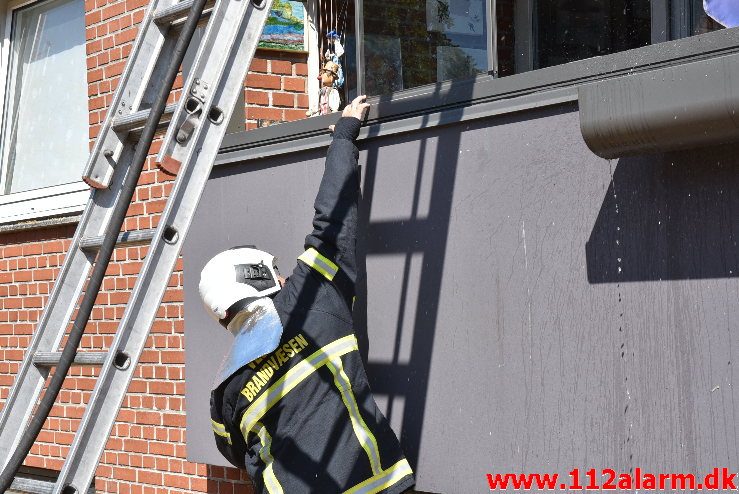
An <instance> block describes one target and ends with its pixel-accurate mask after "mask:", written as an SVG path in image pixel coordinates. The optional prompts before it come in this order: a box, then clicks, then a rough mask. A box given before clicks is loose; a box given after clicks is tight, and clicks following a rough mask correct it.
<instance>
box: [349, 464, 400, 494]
mask: <svg viewBox="0 0 739 494" xmlns="http://www.w3.org/2000/svg"><path fill="white" fill-rule="evenodd" d="M411 474H413V470H412V469H411V466H410V465H409V464H408V461H407V460H405V459H403V460H400V461H399V462H398V463H396V464H395V465H393V466H391V467H390V468H388V469H387V470H385V471H383V472H380V473H379V474H378V475H373V476H372V477H370V478H368V479H367V480H365V481H364V482H361V483H359V484H357V485H355V486H354V487H352V488H351V489H349V490H348V491H344V494H376V493H377V492H380V491H383V490H385V489H387V488H388V487H390V486H392V485H395V484H397V483H398V482H400V481H401V480H403V478H404V477H406V476H408V475H411Z"/></svg>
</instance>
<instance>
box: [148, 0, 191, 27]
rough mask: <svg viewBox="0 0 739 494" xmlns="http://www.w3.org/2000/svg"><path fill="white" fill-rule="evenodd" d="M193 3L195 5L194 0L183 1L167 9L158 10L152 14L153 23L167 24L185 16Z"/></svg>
mask: <svg viewBox="0 0 739 494" xmlns="http://www.w3.org/2000/svg"><path fill="white" fill-rule="evenodd" d="M193 3H195V0H183V1H182V2H177V3H175V4H174V5H170V6H169V7H165V8H163V9H159V10H157V11H156V12H155V13H154V22H156V23H157V24H169V23H170V22H172V21H173V20H175V19H177V18H178V17H182V16H186V15H187V13H188V12H189V11H190V9H192V4H193Z"/></svg>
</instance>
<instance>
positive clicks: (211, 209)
mask: <svg viewBox="0 0 739 494" xmlns="http://www.w3.org/2000/svg"><path fill="white" fill-rule="evenodd" d="M361 149H362V152H361V157H360V162H361V163H362V164H363V167H364V169H363V191H364V200H363V213H362V215H361V218H362V222H363V230H364V232H365V234H364V237H363V238H362V239H361V241H360V250H361V252H362V254H363V258H364V259H366V277H364V278H363V279H362V280H361V283H360V287H359V294H358V302H357V306H356V311H355V312H356V314H355V322H356V327H357V330H358V332H359V334H360V337H361V338H360V339H361V340H362V342H363V343H364V353H365V355H366V356H367V360H368V372H369V374H370V379H371V383H372V385H373V390H374V392H375V395H376V399H377V401H378V403H379V404H380V406H381V408H382V409H383V410H385V412H386V413H387V415H388V416H389V418H390V421H391V423H392V425H393V427H394V429H395V430H396V432H397V433H398V434H399V436H400V438H401V442H402V443H403V445H404V447H405V449H406V452H407V454H408V456H409V458H410V459H411V461H412V464H413V466H414V467H415V468H416V471H417V474H418V480H419V484H418V486H417V489H419V490H422V491H428V492H439V493H468V492H469V493H472V492H488V491H489V488H488V486H487V481H486V478H485V474H486V473H488V472H507V471H512V472H543V473H548V472H556V473H559V474H560V475H566V474H567V472H569V471H570V470H572V469H573V468H575V467H579V468H583V469H586V468H591V467H592V468H613V469H615V470H616V471H623V472H628V471H629V470H630V469H632V468H635V467H640V468H642V470H649V471H652V472H655V473H660V472H672V471H677V472H682V471H685V472H695V473H706V472H707V471H708V470H709V469H711V468H713V467H714V466H718V467H722V466H727V467H733V466H735V465H736V464H737V462H738V461H739V451H738V450H739V446H737V444H739V430H738V429H737V425H736V420H735V415H736V413H737V411H739V408H738V406H739V405H738V404H737V402H736V399H735V398H734V395H733V388H732V383H733V378H734V377H739V376H737V371H734V367H735V365H736V364H735V361H736V358H735V357H733V352H734V350H733V349H734V348H739V338H738V336H737V335H738V334H739V333H738V332H737V324H738V323H737V322H736V321H737V315H739V314H738V313H739V308H737V303H736V302H737V300H738V299H739V281H738V280H737V279H736V276H737V272H738V269H739V250H738V249H737V245H736V241H737V235H739V219H738V218H739V216H737V215H736V214H732V211H737V210H738V209H739V192H738V191H739V173H737V172H739V159H738V158H736V157H734V155H733V153H731V150H730V149H728V148H718V149H712V150H708V151H706V150H703V151H691V152H682V153H680V154H676V155H657V156H642V157H632V158H623V159H621V160H613V161H607V160H603V159H600V158H598V157H596V156H595V155H594V154H592V152H591V151H589V150H588V148H587V146H586V145H585V143H584V142H583V140H582V137H581V135H580V129H579V117H578V113H577V111H576V108H574V106H572V105H568V106H561V107H559V108H550V109H540V110H534V111H530V112H524V113H519V114H516V115H510V116H499V117H492V118H489V119H483V120H476V121H474V122H465V123H462V124H459V125H449V126H445V127H443V128H435V129H434V128H431V129H424V130H420V131H417V132H412V133H407V134H402V135H392V136H387V137H377V138H374V139H372V140H369V141H365V142H363V143H362V144H361ZM323 152H324V150H313V151H305V152H301V153H295V154H292V155H282V156H279V157H273V158H269V159H265V160H256V161H251V162H247V163H243V164H237V165H224V166H220V167H218V168H216V169H215V171H214V175H213V177H212V179H211V180H210V182H209V184H208V187H207V189H206V191H205V195H204V197H203V200H202V202H201V206H200V208H199V209H198V212H197V216H196V218H195V220H194V223H193V226H192V229H191V233H190V235H189V237H188V239H187V241H186V244H185V247H184V251H183V257H184V266H185V268H184V269H185V331H186V339H185V342H186V359H187V360H186V378H187V410H188V414H187V420H188V422H187V434H188V458H189V459H192V460H197V461H204V462H208V463H215V464H223V460H222V459H221V458H220V456H219V454H218V452H217V451H216V449H215V446H214V444H213V440H212V438H211V434H212V433H211V432H210V424H209V420H208V388H209V386H208V384H209V382H210V380H211V379H212V376H213V374H214V373H215V370H216V368H217V366H218V363H219V362H220V359H221V355H223V353H225V350H226V348H227V345H228V340H229V338H228V337H227V335H226V334H225V332H224V331H223V330H222V329H220V327H219V326H217V325H216V324H215V323H214V322H212V321H210V320H209V319H207V315H206V314H205V312H204V310H203V309H202V308H201V304H200V301H199V299H198V295H197V279H198V273H199V271H200V269H201V268H202V266H203V265H204V264H205V262H206V261H207V259H208V258H209V257H210V256H211V255H213V254H215V253H216V252H218V251H219V250H221V249H225V248H228V247H231V246H233V245H238V244H244V243H253V244H256V245H258V246H259V247H261V248H264V249H268V250H270V251H272V252H273V253H275V254H276V255H278V256H279V257H280V259H281V262H280V268H281V269H282V270H283V272H289V271H290V270H291V269H292V266H293V263H294V262H295V261H294V259H295V258H296V257H297V255H298V254H299V253H300V252H301V251H302V241H303V238H304V236H305V234H306V233H307V232H308V229H309V228H310V219H311V215H312V201H313V197H314V195H315V192H316V190H317V186H318V181H319V179H320V174H321V172H322V169H323V156H322V153H323ZM367 335H368V338H367V337H366V336H367ZM368 340H369V341H368Z"/></svg>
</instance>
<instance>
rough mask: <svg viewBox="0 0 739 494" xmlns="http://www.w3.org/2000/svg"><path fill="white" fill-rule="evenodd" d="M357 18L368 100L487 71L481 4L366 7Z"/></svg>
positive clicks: (452, 1)
mask: <svg viewBox="0 0 739 494" xmlns="http://www.w3.org/2000/svg"><path fill="white" fill-rule="evenodd" d="M362 13H363V17H362V24H363V30H364V34H363V37H362V40H363V46H362V50H363V64H362V65H363V69H364V83H365V92H366V93H367V94H368V95H380V94H388V93H390V92H393V91H400V90H403V89H410V88H413V87H417V86H421V85H424V84H431V83H435V82H440V81H444V80H449V79H462V78H469V77H474V76H475V75H477V74H479V73H486V72H487V71H488V61H487V22H486V4H485V2H484V1H483V0H425V1H418V0H394V1H375V2H369V1H367V2H365V3H364V5H363V11H362Z"/></svg>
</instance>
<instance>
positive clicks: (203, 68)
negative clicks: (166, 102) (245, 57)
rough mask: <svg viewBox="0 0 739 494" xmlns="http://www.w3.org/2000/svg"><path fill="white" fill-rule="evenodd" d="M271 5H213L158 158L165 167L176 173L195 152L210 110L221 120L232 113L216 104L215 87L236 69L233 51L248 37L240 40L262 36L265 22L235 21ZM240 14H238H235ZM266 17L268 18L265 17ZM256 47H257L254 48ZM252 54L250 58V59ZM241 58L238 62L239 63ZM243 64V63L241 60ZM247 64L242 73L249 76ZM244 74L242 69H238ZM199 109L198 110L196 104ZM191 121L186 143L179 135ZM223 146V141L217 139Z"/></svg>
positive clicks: (266, 1) (265, 0) (266, 0)
mask: <svg viewBox="0 0 739 494" xmlns="http://www.w3.org/2000/svg"><path fill="white" fill-rule="evenodd" d="M271 6H272V0H258V1H255V0H252V1H248V0H247V1H245V2H242V3H239V2H220V4H219V5H216V7H215V8H214V13H213V15H212V16H211V20H210V22H209V23H208V26H207V28H206V31H205V33H204V34H203V39H202V41H201V42H200V46H199V48H198V51H197V53H196V54H195V59H194V60H193V64H192V68H191V69H190V74H189V76H188V78H187V81H186V82H185V85H184V87H183V93H182V97H181V98H180V101H179V103H178V105H177V109H176V110H175V113H174V115H173V116H172V120H171V123H170V125H169V127H168V129H167V133H166V134H165V136H164V141H163V142H162V146H161V149H160V151H159V155H158V156H157V161H158V162H159V163H160V164H164V166H163V168H164V169H165V170H167V171H169V172H172V173H176V171H177V168H178V167H179V166H180V164H181V163H183V162H184V161H185V159H186V156H187V155H188V153H191V152H192V146H191V143H192V142H195V141H197V140H198V139H197V135H198V134H199V133H200V132H201V131H202V129H203V126H204V124H205V123H206V122H207V121H208V118H209V116H210V115H209V114H210V111H211V110H216V111H217V112H219V113H220V114H221V115H220V116H221V120H223V121H225V122H228V120H227V118H229V117H230V115H231V113H232V112H233V105H235V104H236V103H235V102H236V100H234V103H233V104H229V103H230V102H223V104H228V106H227V107H224V106H223V105H222V104H218V105H216V104H214V103H213V98H214V92H215V90H216V88H218V87H222V86H221V79H222V78H223V76H224V73H225V72H228V73H230V72H232V71H233V69H232V68H229V69H228V70H227V67H226V66H227V65H228V64H231V65H232V64H233V62H230V59H231V54H232V53H233V51H234V50H235V49H236V47H237V46H239V45H240V44H242V43H243V42H244V41H245V39H239V37H240V36H241V37H242V38H243V37H245V36H250V37H254V36H256V37H257V38H259V37H260V36H261V34H262V31H263V29H264V28H263V27H260V26H263V23H262V22H259V21H258V20H257V28H255V29H242V26H243V23H241V22H235V21H234V19H235V18H236V19H237V21H238V20H241V19H243V18H245V17H246V18H248V19H251V18H252V15H253V13H254V12H257V13H260V14H264V13H265V12H269V10H270V8H271ZM235 16H238V17H235ZM265 19H266V18H265ZM255 46H256V45H255ZM255 50H256V48H255ZM251 58H253V54H252V55H251V57H250V58H249V60H251ZM240 62H241V61H239V63H240ZM240 65H244V64H243V63H240ZM248 68H249V67H248V65H247V66H246V69H245V70H244V72H243V74H244V76H245V75H246V71H247V70H248ZM236 71H237V72H238V73H241V71H240V70H239V69H236ZM196 105H197V107H198V108H199V109H198V110H195V107H196ZM187 120H189V121H190V122H192V123H193V124H194V129H193V130H192V135H191V136H190V137H189V138H188V139H187V140H186V141H185V142H178V134H179V132H180V130H181V129H182V127H183V124H185V122H186V121H187ZM218 143H219V145H220V140H219V141H218ZM172 160H173V161H174V163H175V164H174V169H170V168H169V167H168V166H167V162H168V161H170V162H171V161H172Z"/></svg>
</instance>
